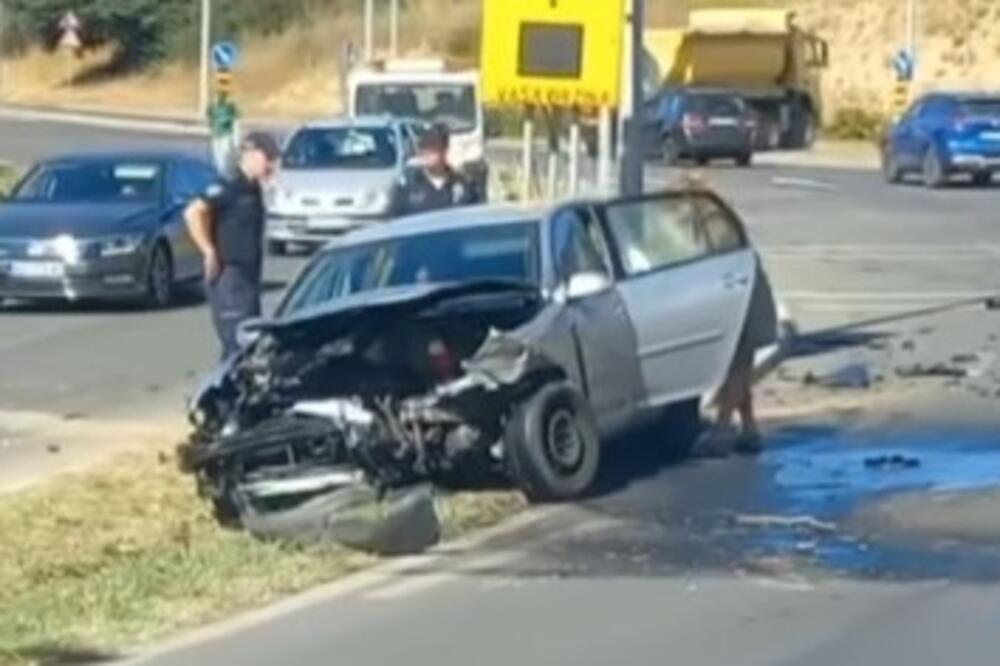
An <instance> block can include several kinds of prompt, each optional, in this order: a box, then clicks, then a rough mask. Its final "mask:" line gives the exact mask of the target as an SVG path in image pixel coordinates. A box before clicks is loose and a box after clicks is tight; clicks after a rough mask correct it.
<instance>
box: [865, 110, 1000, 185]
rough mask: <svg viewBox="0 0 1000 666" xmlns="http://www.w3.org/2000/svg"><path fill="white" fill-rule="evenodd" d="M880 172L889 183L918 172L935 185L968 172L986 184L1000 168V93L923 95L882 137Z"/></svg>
mask: <svg viewBox="0 0 1000 666" xmlns="http://www.w3.org/2000/svg"><path fill="white" fill-rule="evenodd" d="M882 171H883V173H884V174H885V179H886V180H887V181H888V182H890V183H900V182H902V181H903V180H904V179H905V178H906V176H907V175H909V174H920V175H921V177H922V179H923V183H924V185H926V186H927V187H932V188H938V187H944V186H945V185H947V184H948V182H949V180H950V179H951V177H952V176H953V175H956V174H966V175H970V176H971V177H972V180H973V182H974V183H975V184H976V185H988V184H989V183H990V181H991V180H992V179H993V174H994V173H997V172H1000V95H996V96H988V95H959V94H933V95H927V96H926V97H922V98H921V99H919V100H918V101H917V102H916V103H915V104H914V105H913V106H912V107H911V108H910V109H909V110H908V111H907V112H906V114H905V115H904V116H903V118H902V119H900V120H899V122H898V123H896V124H895V125H894V126H893V127H892V128H891V129H890V131H889V132H888V134H887V135H886V137H885V140H884V142H883V145H882Z"/></svg>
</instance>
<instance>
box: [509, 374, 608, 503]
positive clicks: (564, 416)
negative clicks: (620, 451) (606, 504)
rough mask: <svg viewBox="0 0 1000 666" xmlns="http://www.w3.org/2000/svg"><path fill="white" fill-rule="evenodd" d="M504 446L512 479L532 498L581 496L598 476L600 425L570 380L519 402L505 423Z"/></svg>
mask: <svg viewBox="0 0 1000 666" xmlns="http://www.w3.org/2000/svg"><path fill="white" fill-rule="evenodd" d="M504 447H505V452H506V459H507V464H508V469H509V471H510V474H511V477H512V478H513V480H514V481H515V483H516V484H517V485H518V486H519V487H520V489H521V491H522V492H523V493H524V495H525V497H527V498H528V500H529V501H531V502H536V503H538V502H562V501H569V500H574V499H578V498H580V497H582V496H583V495H585V494H586V493H587V491H589V490H590V489H591V488H592V487H593V485H594V482H595V481H596V479H597V473H598V470H599V468H600V461H601V440H600V435H599V434H598V430H597V423H596V421H595V420H594V417H593V414H592V412H591V410H590V406H589V405H588V404H587V402H586V400H584V398H583V396H581V395H580V393H579V392H578V391H576V390H575V389H574V388H572V387H571V386H569V385H568V384H564V383H559V384H550V385H548V386H546V387H544V388H542V389H541V390H539V391H538V392H537V393H535V394H534V395H533V396H532V397H531V398H529V399H528V400H526V401H524V402H523V403H521V404H520V405H518V406H517V407H516V408H515V410H514V412H513V413H512V414H511V415H510V418H509V419H508V421H507V424H506V427H505V432H504Z"/></svg>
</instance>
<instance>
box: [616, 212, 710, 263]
mask: <svg viewBox="0 0 1000 666" xmlns="http://www.w3.org/2000/svg"><path fill="white" fill-rule="evenodd" d="M606 215H607V221H608V226H609V228H610V230H611V235H612V237H613V238H614V241H615V243H616V245H617V248H618V252H619V254H620V255H621V256H620V259H621V263H622V267H623V268H624V270H625V274H626V275H627V276H629V277H634V276H638V275H643V274H646V273H650V272H653V271H658V270H662V269H665V268H670V267H672V266H678V265H681V264H686V263H689V262H692V261H697V260H698V259H702V258H704V257H707V256H709V255H710V254H711V253H712V249H711V246H710V245H709V241H708V238H707V236H706V234H705V230H704V227H703V225H702V221H701V216H700V215H699V211H698V206H697V205H696V203H695V199H694V198H693V197H691V196H675V197H664V198H657V199H645V200H640V201H624V202H619V203H612V204H610V205H609V206H608V207H607V212H606Z"/></svg>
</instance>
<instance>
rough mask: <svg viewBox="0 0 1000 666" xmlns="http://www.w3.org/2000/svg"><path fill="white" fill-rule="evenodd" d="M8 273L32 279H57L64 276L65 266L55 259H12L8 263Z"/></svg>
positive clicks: (12, 275)
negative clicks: (12, 260)
mask: <svg viewBox="0 0 1000 666" xmlns="http://www.w3.org/2000/svg"><path fill="white" fill-rule="evenodd" d="M10 275H11V277H15V278H26V279H34V280H46V279H58V278H62V277H65V275H66V267H65V266H64V265H63V264H60V263H59V262H56V261H14V262H11V264H10Z"/></svg>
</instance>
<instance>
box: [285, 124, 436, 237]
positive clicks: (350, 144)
mask: <svg viewBox="0 0 1000 666" xmlns="http://www.w3.org/2000/svg"><path fill="white" fill-rule="evenodd" d="M422 129H423V127H422V123H421V122H420V121H405V120H397V119H392V118H388V117H361V118H353V119H346V118H345V119H336V120H327V121H322V122H316V123H310V124H308V125H306V126H304V127H301V128H299V129H298V130H296V131H295V132H294V133H293V134H292V135H291V138H290V139H289V140H288V142H287V144H286V146H285V150H284V154H283V155H282V160H281V171H280V173H279V175H278V179H277V182H276V183H275V185H274V187H273V190H272V192H271V194H270V196H269V201H268V224H267V241H268V247H269V249H270V251H271V252H272V253H273V254H283V253H284V252H285V251H286V250H287V248H288V246H289V245H290V244H295V245H305V246H312V247H318V246H321V245H323V244H325V243H326V242H327V241H329V240H330V238H332V237H334V236H337V235H340V234H343V233H344V232H346V231H350V230H351V229H357V228H359V227H363V226H365V225H368V224H372V223H375V222H380V221H384V220H386V219H389V218H390V217H391V216H392V212H393V206H394V204H395V202H396V194H397V191H398V189H399V188H400V187H401V186H402V184H403V180H404V176H405V171H406V168H407V164H408V162H409V161H410V159H411V158H413V157H414V156H415V154H416V149H417V146H416V141H417V136H418V132H419V131H421V130H422Z"/></svg>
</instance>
